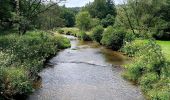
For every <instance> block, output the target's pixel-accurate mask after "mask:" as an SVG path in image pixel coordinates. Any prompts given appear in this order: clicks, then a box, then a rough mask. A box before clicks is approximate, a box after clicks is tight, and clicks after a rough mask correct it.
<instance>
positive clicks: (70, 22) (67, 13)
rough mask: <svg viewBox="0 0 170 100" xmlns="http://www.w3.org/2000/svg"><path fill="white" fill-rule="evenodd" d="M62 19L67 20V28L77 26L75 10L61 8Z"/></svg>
mask: <svg viewBox="0 0 170 100" xmlns="http://www.w3.org/2000/svg"><path fill="white" fill-rule="evenodd" d="M60 16H61V18H62V19H64V20H65V24H66V27H73V26H74V25H75V13H74V12H73V10H71V9H69V8H65V7H61V15H60Z"/></svg>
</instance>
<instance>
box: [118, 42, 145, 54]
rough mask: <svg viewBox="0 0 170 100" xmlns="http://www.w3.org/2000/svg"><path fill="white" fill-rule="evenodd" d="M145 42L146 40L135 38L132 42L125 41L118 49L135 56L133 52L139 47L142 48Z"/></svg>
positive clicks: (138, 49) (137, 50)
mask: <svg viewBox="0 0 170 100" xmlns="http://www.w3.org/2000/svg"><path fill="white" fill-rule="evenodd" d="M146 43H147V42H144V41H143V40H135V41H132V42H126V44H125V45H124V46H123V47H122V48H121V50H120V51H122V52H124V53H126V54H127V55H128V56H130V57H132V56H135V54H136V53H137V52H139V51H140V50H141V49H143V48H144V45H145V44H146Z"/></svg>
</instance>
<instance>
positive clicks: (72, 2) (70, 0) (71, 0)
mask: <svg viewBox="0 0 170 100" xmlns="http://www.w3.org/2000/svg"><path fill="white" fill-rule="evenodd" d="M93 1H94V0H67V1H66V3H65V6H66V7H82V6H85V5H86V4H87V3H89V2H93ZM114 1H115V4H119V3H121V0H114ZM60 5H62V4H60Z"/></svg>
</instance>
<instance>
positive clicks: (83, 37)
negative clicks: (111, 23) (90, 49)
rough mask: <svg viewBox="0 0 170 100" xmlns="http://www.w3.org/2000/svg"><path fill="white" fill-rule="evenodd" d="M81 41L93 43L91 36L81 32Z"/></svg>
mask: <svg viewBox="0 0 170 100" xmlns="http://www.w3.org/2000/svg"><path fill="white" fill-rule="evenodd" d="M78 37H79V38H80V39H81V40H83V41H91V40H92V39H91V37H90V36H89V35H87V34H86V32H84V31H81V32H79V36H78Z"/></svg>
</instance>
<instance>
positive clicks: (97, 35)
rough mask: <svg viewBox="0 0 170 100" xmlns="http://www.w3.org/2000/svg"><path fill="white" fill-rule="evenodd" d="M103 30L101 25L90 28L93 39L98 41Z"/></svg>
mask: <svg viewBox="0 0 170 100" xmlns="http://www.w3.org/2000/svg"><path fill="white" fill-rule="evenodd" d="M103 31H104V28H103V27H102V26H96V27H95V28H93V30H92V38H93V40H95V41H96V42H98V43H100V41H101V39H102V34H103Z"/></svg>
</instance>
